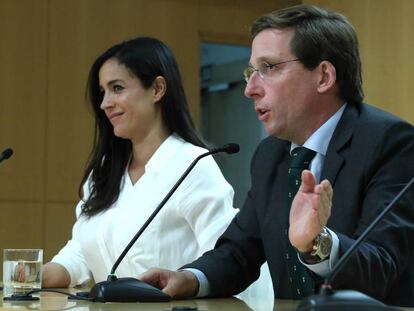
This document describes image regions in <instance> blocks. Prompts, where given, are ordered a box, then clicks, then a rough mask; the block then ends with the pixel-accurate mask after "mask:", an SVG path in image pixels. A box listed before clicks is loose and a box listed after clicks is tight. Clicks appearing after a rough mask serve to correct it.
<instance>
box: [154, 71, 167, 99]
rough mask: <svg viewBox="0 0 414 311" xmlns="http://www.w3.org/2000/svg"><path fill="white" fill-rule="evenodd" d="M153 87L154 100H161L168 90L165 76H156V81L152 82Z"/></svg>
mask: <svg viewBox="0 0 414 311" xmlns="http://www.w3.org/2000/svg"><path fill="white" fill-rule="evenodd" d="M152 88H153V90H154V101H155V102H159V101H160V100H161V98H162V97H163V96H164V94H165V92H166V91H167V84H166V82H165V79H164V77H162V76H158V77H156V78H155V79H154V82H152Z"/></svg>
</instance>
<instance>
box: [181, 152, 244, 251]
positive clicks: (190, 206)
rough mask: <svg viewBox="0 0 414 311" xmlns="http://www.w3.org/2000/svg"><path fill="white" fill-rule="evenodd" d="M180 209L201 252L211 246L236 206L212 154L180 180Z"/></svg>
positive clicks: (230, 217)
mask: <svg viewBox="0 0 414 311" xmlns="http://www.w3.org/2000/svg"><path fill="white" fill-rule="evenodd" d="M183 186H184V187H183V191H181V192H180V197H179V205H180V206H179V211H180V213H181V214H182V216H183V217H184V218H185V219H186V220H187V222H188V223H189V225H190V227H191V228H192V230H193V231H194V234H195V236H196V239H197V242H198V244H199V247H200V251H201V253H200V254H199V255H202V254H203V253H204V252H206V251H208V250H211V249H212V248H213V247H214V245H215V243H216V241H217V239H218V237H219V236H220V235H221V234H222V233H223V232H224V231H225V229H226V228H227V226H228V225H229V224H230V222H231V220H232V219H233V218H234V216H235V214H236V213H237V212H238V209H236V208H233V196H234V191H233V188H232V187H231V186H230V184H229V183H228V182H227V181H226V179H225V178H224V176H223V175H222V173H221V171H220V169H219V167H218V165H217V164H216V162H215V161H214V159H213V157H211V156H209V157H206V158H205V159H202V160H201V161H200V162H199V163H197V165H196V166H195V167H194V169H193V171H192V172H191V173H190V174H189V175H188V176H187V179H186V181H185V182H184V183H183Z"/></svg>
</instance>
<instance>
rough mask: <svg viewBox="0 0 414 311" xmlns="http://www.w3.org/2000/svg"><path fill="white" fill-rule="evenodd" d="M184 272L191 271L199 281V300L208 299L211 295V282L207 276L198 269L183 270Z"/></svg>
mask: <svg viewBox="0 0 414 311" xmlns="http://www.w3.org/2000/svg"><path fill="white" fill-rule="evenodd" d="M181 270H183V271H189V272H191V273H193V274H194V275H195V276H196V278H197V280H198V293H197V295H196V297H197V298H201V297H206V296H208V294H209V293H210V282H209V281H208V279H207V277H206V275H205V274H204V273H203V272H201V271H200V270H198V269H193V268H185V269H181Z"/></svg>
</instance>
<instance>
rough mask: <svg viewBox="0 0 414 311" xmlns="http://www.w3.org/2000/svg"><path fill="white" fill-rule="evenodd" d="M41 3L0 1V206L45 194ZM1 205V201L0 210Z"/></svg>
mask: <svg viewBox="0 0 414 311" xmlns="http://www.w3.org/2000/svg"><path fill="white" fill-rule="evenodd" d="M46 28H47V23H46V3H45V2H44V1H30V0H26V1H13V0H4V1H0V62H1V70H0V149H1V150H0V151H2V150H3V149H5V148H6V147H12V148H13V150H14V152H15V154H14V155H13V156H12V158H10V159H9V160H7V162H2V163H1V168H0V200H2V199H8V200H9V199H12V200H41V199H43V194H44V168H45V161H44V159H45V152H44V143H45V122H46V118H47V114H46V88H47V86H46V63H47V50H46V39H47V36H46ZM1 206H2V202H1V201H0V208H1Z"/></svg>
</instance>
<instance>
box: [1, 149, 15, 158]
mask: <svg viewBox="0 0 414 311" xmlns="http://www.w3.org/2000/svg"><path fill="white" fill-rule="evenodd" d="M1 155H2V158H3V159H8V158H10V157H11V156H12V155H13V149H11V148H7V149H6V150H4V151H3V152H2V153H1Z"/></svg>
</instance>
